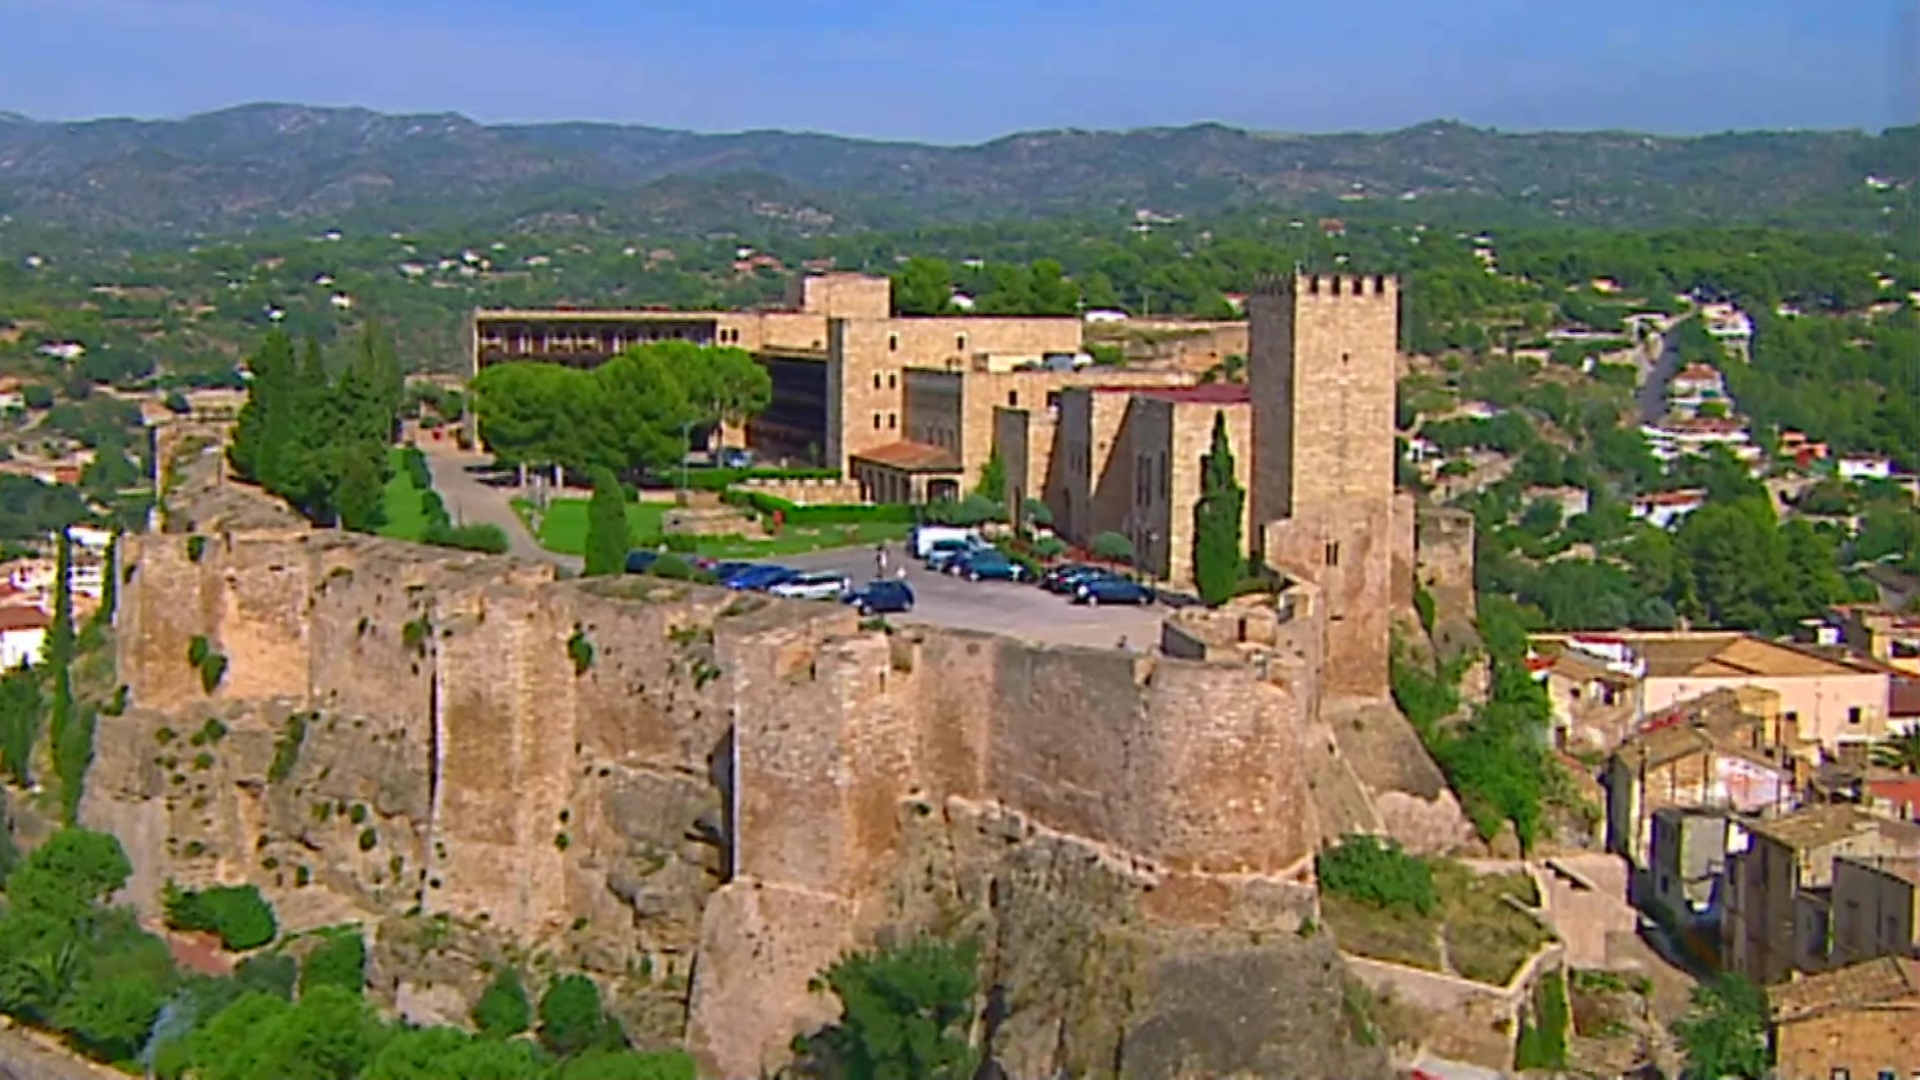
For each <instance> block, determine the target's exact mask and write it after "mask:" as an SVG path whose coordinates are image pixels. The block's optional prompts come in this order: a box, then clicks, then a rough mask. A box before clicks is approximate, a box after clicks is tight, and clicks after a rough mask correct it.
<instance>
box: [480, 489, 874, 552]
mask: <svg viewBox="0 0 1920 1080" xmlns="http://www.w3.org/2000/svg"><path fill="white" fill-rule="evenodd" d="M513 508H514V510H515V511H517V512H518V513H519V514H520V519H521V520H522V521H529V522H530V518H529V515H530V514H531V512H532V510H533V506H532V504H531V503H529V502H527V501H526V500H524V499H515V500H514V503H513ZM668 509H669V507H668V506H667V505H666V504H664V503H628V504H627V530H628V534H629V536H630V541H629V542H630V544H631V545H632V546H633V547H636V548H643V547H658V546H659V545H660V544H661V543H662V541H663V540H664V539H665V534H664V533H662V532H661V529H660V522H661V519H662V518H663V517H665V516H666V512H667V510H668ZM529 527H531V525H529ZM907 528H908V526H906V525H895V524H885V523H875V522H863V523H861V524H858V525H815V526H805V527H801V526H792V527H789V528H788V529H787V530H786V531H785V532H784V533H782V534H781V535H780V536H777V537H774V538H772V539H764V540H763V539H747V538H744V537H711V538H704V539H702V540H701V541H700V542H699V543H698V544H697V545H695V547H694V551H693V554H696V555H704V556H707V557H709V558H715V559H757V558H764V557H766V556H770V555H796V554H799V553H801V552H806V551H824V550H826V549H828V548H836V547H849V546H852V545H856V544H876V543H879V542H880V541H882V540H898V539H900V538H901V537H903V536H905V535H907ZM539 539H540V546H541V547H543V548H546V549H547V550H548V551H555V552H559V553H560V554H562V555H582V554H585V553H586V550H587V500H585V499H556V500H554V501H553V502H551V503H549V504H548V505H547V510H546V514H545V516H544V517H543V518H542V519H541V521H540V536H539Z"/></svg>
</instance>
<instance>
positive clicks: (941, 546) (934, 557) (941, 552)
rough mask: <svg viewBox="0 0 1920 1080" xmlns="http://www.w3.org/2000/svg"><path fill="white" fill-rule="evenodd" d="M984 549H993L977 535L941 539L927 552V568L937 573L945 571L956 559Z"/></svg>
mask: <svg viewBox="0 0 1920 1080" xmlns="http://www.w3.org/2000/svg"><path fill="white" fill-rule="evenodd" d="M983 549H984V550H991V548H989V547H988V544H987V542H986V541H984V540H982V539H980V538H979V537H977V536H969V537H966V538H964V539H958V540H941V541H939V542H938V543H936V544H934V545H933V547H932V549H931V550H929V551H928V552H927V569H929V570H932V571H935V572H936V573H939V572H944V571H946V570H947V569H949V568H951V567H952V566H953V563H954V560H956V559H960V558H964V557H965V556H967V555H971V554H972V553H974V552H976V551H980V550H983Z"/></svg>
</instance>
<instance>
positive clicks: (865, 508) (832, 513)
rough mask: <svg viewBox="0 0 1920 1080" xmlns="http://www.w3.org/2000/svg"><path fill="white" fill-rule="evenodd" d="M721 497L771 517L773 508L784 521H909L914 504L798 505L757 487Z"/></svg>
mask: <svg viewBox="0 0 1920 1080" xmlns="http://www.w3.org/2000/svg"><path fill="white" fill-rule="evenodd" d="M721 498H722V500H723V501H725V502H726V503H728V504H730V505H732V506H740V507H745V508H747V509H749V510H752V511H754V512H756V513H759V514H764V515H767V516H769V517H771V516H772V515H773V514H774V513H775V512H776V511H777V512H778V513H779V514H780V517H781V520H782V521H784V522H785V523H786V524H788V525H859V524H862V523H868V522H877V523H882V524H889V525H910V524H912V523H913V520H914V508H913V507H911V506H908V505H906V504H905V503H872V504H870V503H853V504H850V505H846V506H802V505H800V504H799V503H791V502H788V501H787V500H785V499H778V498H775V497H773V496H772V495H768V494H766V493H765V492H760V491H739V490H732V491H728V492H727V493H726V494H725V495H723V496H722V497H721Z"/></svg>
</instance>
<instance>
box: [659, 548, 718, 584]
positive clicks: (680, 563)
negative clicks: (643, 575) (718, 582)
mask: <svg viewBox="0 0 1920 1080" xmlns="http://www.w3.org/2000/svg"><path fill="white" fill-rule="evenodd" d="M647 573H648V574H650V575H652V576H653V577H657V578H667V579H669V580H672V581H701V582H705V581H711V580H712V578H713V575H712V574H709V573H707V572H706V571H705V570H702V569H700V568H699V567H697V566H695V565H693V564H692V563H690V562H688V561H687V560H685V559H683V558H681V557H680V556H678V555H674V554H666V555H662V556H660V557H659V558H658V559H655V560H654V561H653V565H652V566H649V567H647Z"/></svg>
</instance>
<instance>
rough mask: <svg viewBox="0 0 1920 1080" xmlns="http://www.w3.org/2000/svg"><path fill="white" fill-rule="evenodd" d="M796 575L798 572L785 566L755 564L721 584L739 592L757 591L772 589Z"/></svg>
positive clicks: (727, 578)
mask: <svg viewBox="0 0 1920 1080" xmlns="http://www.w3.org/2000/svg"><path fill="white" fill-rule="evenodd" d="M795 573H797V571H793V570H789V569H787V568H786V567H784V566H769V565H767V564H765V563H755V564H754V565H752V566H749V567H747V568H746V569H744V570H741V571H740V572H739V573H736V574H731V575H729V576H728V577H726V578H725V579H723V580H722V581H721V582H720V584H722V585H725V586H726V587H727V588H729V589H734V590H737V591H747V590H756V591H757V590H760V589H770V588H772V587H773V586H775V585H778V584H780V583H781V582H783V581H785V580H787V579H788V578H790V577H793V576H794V575H795Z"/></svg>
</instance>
